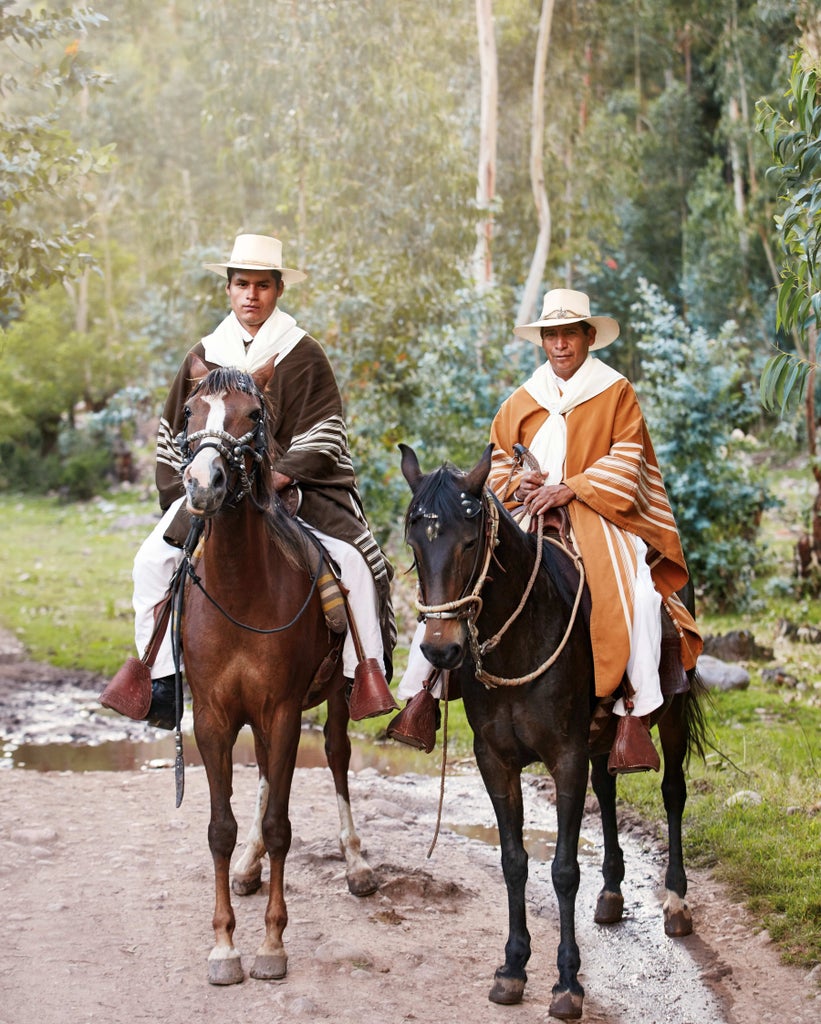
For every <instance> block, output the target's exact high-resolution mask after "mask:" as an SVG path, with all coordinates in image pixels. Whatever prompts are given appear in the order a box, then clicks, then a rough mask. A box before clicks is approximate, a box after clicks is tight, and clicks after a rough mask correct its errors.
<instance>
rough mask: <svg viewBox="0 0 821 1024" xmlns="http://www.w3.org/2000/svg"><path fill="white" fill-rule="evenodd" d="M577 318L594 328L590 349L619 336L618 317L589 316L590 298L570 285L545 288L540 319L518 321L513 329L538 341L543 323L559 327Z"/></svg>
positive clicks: (524, 336) (536, 342) (527, 337)
mask: <svg viewBox="0 0 821 1024" xmlns="http://www.w3.org/2000/svg"><path fill="white" fill-rule="evenodd" d="M581 320H584V321H585V323H588V324H592V326H593V327H595V328H596V340H595V341H594V342H593V344H592V345H591V346H590V351H591V352H592V351H593V350H594V349H597V348H606V347H607V346H608V345H609V344H611V342H614V341H615V340H616V338H618V336H619V322H618V320H614V319H613V317H612V316H591V315H590V299H589V298H588V297H587V295H585V293H584V292H574V291H572V290H571V289H570V288H554V289H553V290H552V291H549V292H548V293H547V294H546V295H545V297H544V302H543V303H542V315H541V319H539V320H536V321H534V322H533V323H532V324H520V325H519V326H518V327H514V328H513V333H514V334H515V335H516V337H517V338H524V339H525V340H526V341H532V342H533V344H534V345H541V344H542V328H543V327H561V326H562V325H563V324H577V323H579V321H581Z"/></svg>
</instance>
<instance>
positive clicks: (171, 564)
mask: <svg viewBox="0 0 821 1024" xmlns="http://www.w3.org/2000/svg"><path fill="white" fill-rule="evenodd" d="M205 266H206V269H208V270H212V271H214V272H216V273H218V274H220V275H221V276H222V277H225V278H227V284H226V293H227V295H228V298H229V300H230V303H231V312H230V313H229V314H228V316H227V317H226V318H225V319H224V320H223V321H222V322H221V323H220V324H219V325H218V326H217V328H216V330H215V331H214V332H213V333H212V334H209V335H208V336H207V337H204V338H203V339H202V340H201V341H200V342H199V343H198V344H197V345H195V346H194V347H193V348H192V349H191V350H190V351H189V352H188V354H187V355H186V357H185V359H184V360H183V363H182V365H181V366H180V369H179V371H178V372H177V375H176V377H175V379H174V381H173V383H172V385H171V389H170V391H169V394H168V398H167V400H166V402H165V407H164V409H163V413H162V418H161V420H160V427H159V434H158V440H157V471H156V480H157V487H158V489H159V492H160V506H161V508H162V510H163V513H164V515H163V517H162V519H161V521H160V523H159V524H158V526H157V527H156V528H155V529H154V531H153V532H152V533H151V535H150V536H149V537H148V538H147V539H146V541H145V542H144V543H143V545H142V546H141V548H140V550H139V552H138V554H137V557H136V558H135V561H134V573H133V577H134V609H135V613H136V621H135V638H136V644H137V650H138V653H139V654H142V653H143V651H144V650H145V647H146V645H147V643H148V641H149V638H150V636H151V633H152V629H153V624H154V608H155V606H156V605H157V603H158V602H159V601H160V600H161V599H162V597H163V595H164V594H165V592H166V590H167V588H168V584H169V580H170V578H171V575H172V573H173V571H174V569H175V568H176V566H177V565H178V564H179V561H180V559H181V557H182V551H181V547H182V545H183V543H184V541H185V538H186V535H187V532H188V527H189V524H190V516H189V515H188V513H187V512H186V510H185V507H184V498H183V487H182V481H181V477H180V463H181V458H180V452H179V450H178V448H177V445H176V442H175V438H176V437H177V435H178V434H179V433H180V431H181V430H182V429H183V426H184V410H185V403H186V400H187V398H188V394H189V392H190V388H191V381H192V377H193V376H194V374H193V372H192V363H193V362H194V360H197V361H199V360H202V362H204V363H205V365H206V366H207V367H208V369H209V370H211V369H213V368H214V367H217V366H231V367H236V368H238V369H240V370H243V371H245V372H247V373H253V372H254V371H255V370H258V369H259V368H260V367H262V366H265V365H266V364H268V363H270V362H271V361H272V360H273V361H274V373H273V374H272V376H271V378H270V381H269V383H268V384H267V386H266V389H265V397H266V399H267V400H268V402H269V403H270V408H271V412H272V418H273V432H274V440H275V442H276V445H277V449H278V453H277V454H276V456H275V460H274V470H275V471H274V486H275V488H276V490H277V491H280V492H283V491H285V490H286V489H287V490H290V491H291V492H292V493H293V494H294V496H295V497H296V498H297V500H298V503H299V504H298V509H297V512H296V514H297V515H298V517H299V518H300V520H301V521H302V522H303V524H304V525H305V526H306V527H307V528H308V529H310V530H311V531H312V532H313V533H314V534H315V535H316V536H317V537H319V539H320V540H321V541H322V543H323V545H324V546H325V548H326V550H327V551H328V552H329V553H330V555H331V557H332V558H333V560H334V561H335V562H336V563H337V565H338V567H339V569H340V576H341V579H342V582H343V584H344V586H345V587H346V589H347V590H348V591H349V596H348V603H349V607H350V611H351V614H352V617H353V618H354V620H355V623H356V627H357V632H358V634H359V640H360V643H361V646H362V648H363V652H364V657H365V658H373V659H375V660H376V661H377V663H378V664H379V665H383V664H384V666H385V670H386V676H387V678H388V679H389V678H390V674H391V654H392V651H393V646H394V643H395V639H396V629H395V624H394V618H393V611H392V607H391V599H390V578H391V575H392V569H391V567H390V564H389V563H388V562H387V560H386V559H385V557H384V556H383V554H382V551H381V550H380V548H379V546H378V544H377V543H376V540H375V539H374V537H373V535H372V533H371V531H370V528H369V526H368V523H367V520H366V518H365V515H364V512H363V510H362V502H361V499H360V496H359V491H358V488H357V484H356V477H355V474H354V469H353V463H352V461H351V455H350V452H349V450H348V438H347V428H346V424H345V418H344V414H343V409H342V399H341V396H340V393H339V388H338V386H337V382H336V378H335V376H334V372H333V369H332V367H331V364H330V362H329V361H328V358H327V356H326V355H325V352H324V350H323V348H322V346H321V345H320V344H319V342H317V341H316V340H315V339H314V338H312V337H311V336H310V335H309V334H307V332H306V331H305V330H303V329H302V328H301V327H300V326H299V325H298V324H297V323H296V321H295V320H294V318H293V317H292V316H289V315H288V314H287V313H285V312H284V311H283V310H281V309H279V308H278V305H277V303H278V300H279V298H280V296H281V295H282V292H283V290H284V288H285V285H290V284H295V283H296V282H298V281H301V280H304V278H305V277H306V274H305V273H304V272H302V271H300V270H294V269H291V268H288V267H283V266H282V246H281V243H280V242H279V240H278V239H276V238H271V237H269V236H266V235H238V236H237V238H236V240H235V242H234V248H233V251H232V253H231V256H230V257H229V258H228V260H226V262H225V263H210V264H206V265H205ZM342 657H343V668H344V674H345V676H346V677H347V678H352V677H353V675H354V670H355V668H356V664H357V656H356V650H355V647H354V644H353V638H352V636H351V635H350V634H349V635H348V637H347V638H346V641H345V646H344V648H343V655H342ZM173 673H174V662H173V656H172V650H171V643H170V638H169V637H166V639H165V642H164V643H163V645H162V646H161V647H160V650H159V653H158V654H157V656H156V658H155V660H154V663H153V665H152V668H151V675H152V691H153V697H152V704H151V710H150V711H149V715H148V719H147V720H148V721H149V722H150V723H151V724H153V725H157V726H160V727H162V728H173V727H174V724H175V714H174V675H173Z"/></svg>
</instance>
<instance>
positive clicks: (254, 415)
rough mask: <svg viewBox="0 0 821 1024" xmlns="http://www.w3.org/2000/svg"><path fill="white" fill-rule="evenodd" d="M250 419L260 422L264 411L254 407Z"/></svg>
mask: <svg viewBox="0 0 821 1024" xmlns="http://www.w3.org/2000/svg"><path fill="white" fill-rule="evenodd" d="M248 419H249V420H251V422H252V423H259V421H260V420H261V419H262V411H261V410H260V409H252V410H251V412H249V413H248Z"/></svg>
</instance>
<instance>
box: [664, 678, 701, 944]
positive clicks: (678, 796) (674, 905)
mask: <svg viewBox="0 0 821 1024" xmlns="http://www.w3.org/2000/svg"><path fill="white" fill-rule="evenodd" d="M687 699H688V696H687V695H686V694H682V695H679V696H677V697H675V698H674V700H673V702H672V705H671V707H670V708H669V710H668V711H667V713H666V714H665V715H664V717H663V718H661V719H660V720H659V723H658V728H659V738H660V739H661V748H662V751H663V753H664V776H663V778H662V782H661V794H662V797H663V799H664V809H665V811H666V813H667V843H668V851H667V872H666V875H665V879H664V884H665V887H666V889H667V897H666V899H665V901H664V906H663V908H662V909H663V912H664V931H665V933H666V934H667V935H669V936H671V937H672V938H679V937H681V936H683V935H690V934H691V933H692V931H693V916H692V913H691V912H690V907H689V905H688V904H687V900H686V899H685V896H686V895H687V875H686V873H685V871H684V850H683V848H682V840H681V823H682V818H683V817H684V805H685V804H686V802H687V781H686V779H685V777H684V759H685V757H686V756H687V729H686V726H685V716H684V702H685V701H686V700H687Z"/></svg>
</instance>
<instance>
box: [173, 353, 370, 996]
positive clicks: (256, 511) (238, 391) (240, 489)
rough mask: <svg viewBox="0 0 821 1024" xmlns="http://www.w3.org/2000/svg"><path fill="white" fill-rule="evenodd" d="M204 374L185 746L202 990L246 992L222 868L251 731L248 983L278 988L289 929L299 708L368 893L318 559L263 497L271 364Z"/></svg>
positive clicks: (243, 874)
mask: <svg viewBox="0 0 821 1024" xmlns="http://www.w3.org/2000/svg"><path fill="white" fill-rule="evenodd" d="M200 372H201V374H202V378H201V379H200V380H199V383H197V384H196V385H195V386H194V388H193V390H192V392H191V395H190V397H189V399H188V402H187V405H186V426H185V429H184V432H183V434H182V435H181V436H180V438H179V439H178V440H179V443H180V448H181V451H182V453H183V459H184V463H183V464H184V470H183V484H184V486H185V492H186V497H187V507H188V510H189V511H190V512H191V513H192V514H194V515H196V516H201V517H203V518H204V519H205V521H206V526H205V530H204V533H203V540H202V541H201V542H200V548H199V549H198V552H197V560H196V561H195V563H194V565H193V572H189V574H188V575H189V582H188V585H187V590H186V593H185V600H184V610H183V616H182V644H183V650H184V659H185V673H186V677H187V679H188V683H189V686H190V688H191V694H192V698H193V709H194V734H195V736H196V741H197V746H198V747H199V750H200V753H201V755H202V760H203V764H204V766H205V770H206V773H207V776H208V784H209V788H210V794H211V819H210V824H209V827H208V842H209V846H210V848H211V855H212V857H213V861H214V875H215V889H216V900H215V909H214V918H213V926H214V935H215V945H214V948H213V950H212V951H211V954H210V956H209V960H208V980H209V981H210V982H211V983H213V984H218V985H227V984H233V983H235V982H240V981H242V980H243V977H244V975H243V969H242V964H241V960H240V954H239V952H238V950H237V949H236V948H235V947H234V943H233V934H234V927H235V917H234V911H233V908H232V906H231V896H230V888H229V869H230V861H231V855H232V853H233V850H234V847H235V844H236V838H237V822H236V819H235V817H234V815H233V813H232V810H231V793H232V782H231V776H232V749H233V746H234V743H235V741H236V738H237V734H238V733H239V730H240V729H241V728H242V727H243V726H244V725H246V724H247V725H250V727H251V730H252V732H253V737H254V749H255V752H256V758H257V764H258V766H259V772H260V787H259V793H258V800H257V813H256V816H255V822H254V825H253V827H252V829H251V835H250V836H249V840H248V845H247V849H246V852H245V855H244V856H243V858H242V860H241V861H240V863H239V864H238V865H237V868H236V871H235V874H234V880H233V885H234V890H235V892H240V893H247V892H253V891H255V890H256V889H257V888H259V885H260V874H261V859H262V856H263V853H264V852H265V851H267V853H268V857H269V861H270V872H271V881H270V892H269V896H268V903H267V907H266V910H265V939H264V941H263V943H262V945H261V946H260V948H259V949H258V950H257V953H256V958H255V961H254V965H253V968H252V969H251V976H252V977H254V978H262V979H274V978H281V977H283V976H284V975H285V973H286V969H287V955H286V952H285V947H284V946H283V942H282V933H283V930H284V928H285V926H286V923H287V920H288V917H287V911H286V907H285V899H284V892H283V887H284V885H283V876H284V866H285V857H286V854H287V853H288V849H289V847H290V843H291V823H290V820H289V816H288V803H289V797H290V791H291V781H292V778H293V773H294V766H295V763H296V756H297V747H298V745H299V738H300V730H301V719H302V709H303V708H305V707H313V706H316V705H317V704H319V703H321V702H322V701H327V703H328V715H327V721H326V724H325V752H326V755H327V758H328V764H329V766H330V769H331V772H332V773H333V778H334V784H335V787H336V793H337V802H338V806H339V816H340V835H339V841H340V845H341V847H342V852H343V854H344V856H345V860H346V872H347V879H348V887H349V888H350V890H351V892H353V893H354V894H356V895H365V894H367V893H371V892H373V891H374V890H375V889H376V879H375V876H374V874H373V872H372V871H371V869H370V867H369V866H368V864H367V863H366V862H365V860H364V859H363V858H362V855H361V852H360V842H359V837H358V836H357V834H356V830H355V828H354V823H353V819H352V817H351V809H350V798H349V793H348V765H349V761H350V753H351V746H350V740H349V738H348V733H347V727H348V706H347V701H346V697H345V684H344V680H343V676H342V661H341V657H339V656H338V645H339V641H340V640H341V638H340V637H335V636H334V635H333V634H332V633H331V632H330V631H329V628H328V625H327V624H326V619H325V615H324V613H323V609H322V604H321V600H320V597H319V594H318V592H317V588H316V585H315V581H316V575H317V571H318V570H317V564H318V561H319V556H318V550H317V549H316V548H315V547H314V544H312V542H311V540H310V538H309V537H308V536H307V533H306V531H305V530H304V529H302V528H301V527H300V525H299V524H298V523H297V522H296V521H295V520H293V519H292V518H291V517H290V516H289V515H288V514H287V512H286V511H285V510H284V509H283V507H282V505H281V503H280V502H279V500H278V498H277V496H276V495H275V494H274V493H273V490H272V473H271V456H270V452H271V448H272V443H273V442H272V439H271V437H270V436H269V434H270V431H269V426H268V424H269V418H268V414H267V409H266V405H265V401H264V398H263V394H262V393H263V391H264V388H265V384H266V383H267V381H268V380H269V379H270V375H271V373H272V372H273V363H270V364H268V366H267V367H265V368H263V369H262V370H260V371H258V372H257V373H256V374H255V375H254V376H253V377H251V376H249V375H248V374H245V373H242V372H240V371H238V370H233V369H222V368H220V369H215V370H211V371H210V372H208V368H207V367H206V366H205V364H204V363H202V364H200V365H199V366H198V367H197V368H196V370H195V378H196V377H199V376H200Z"/></svg>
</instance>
